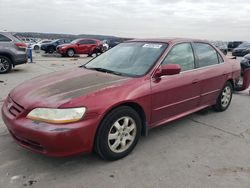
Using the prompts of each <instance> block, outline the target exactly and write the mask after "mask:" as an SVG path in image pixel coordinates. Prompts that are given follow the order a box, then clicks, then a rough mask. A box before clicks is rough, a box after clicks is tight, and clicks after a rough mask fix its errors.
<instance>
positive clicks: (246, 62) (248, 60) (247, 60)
mask: <svg viewBox="0 0 250 188" xmlns="http://www.w3.org/2000/svg"><path fill="white" fill-rule="evenodd" d="M240 66H241V73H242V74H243V72H244V71H245V70H246V69H248V68H250V53H249V54H247V55H245V56H244V57H243V58H242V60H241V62H240Z"/></svg>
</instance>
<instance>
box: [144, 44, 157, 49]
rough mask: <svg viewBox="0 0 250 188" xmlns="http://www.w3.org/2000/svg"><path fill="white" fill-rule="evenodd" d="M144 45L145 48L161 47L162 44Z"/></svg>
mask: <svg viewBox="0 0 250 188" xmlns="http://www.w3.org/2000/svg"><path fill="white" fill-rule="evenodd" d="M142 47H143V48H161V47H162V45H161V44H144V45H143V46H142Z"/></svg>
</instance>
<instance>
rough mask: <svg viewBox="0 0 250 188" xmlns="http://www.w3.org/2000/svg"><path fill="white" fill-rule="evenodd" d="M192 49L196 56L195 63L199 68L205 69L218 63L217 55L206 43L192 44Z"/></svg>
mask: <svg viewBox="0 0 250 188" xmlns="http://www.w3.org/2000/svg"><path fill="white" fill-rule="evenodd" d="M193 47H194V50H195V53H196V56H197V58H196V61H197V63H198V65H199V67H205V66H210V65H215V64H218V63H219V60H218V58H219V57H218V53H217V51H216V50H215V49H214V48H213V47H212V46H211V45H209V44H206V43H194V44H193Z"/></svg>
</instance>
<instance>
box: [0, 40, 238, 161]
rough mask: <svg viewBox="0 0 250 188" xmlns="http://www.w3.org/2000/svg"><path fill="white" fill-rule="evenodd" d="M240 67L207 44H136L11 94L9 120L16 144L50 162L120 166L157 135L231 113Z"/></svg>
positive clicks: (5, 112) (5, 106)
mask: <svg viewBox="0 0 250 188" xmlns="http://www.w3.org/2000/svg"><path fill="white" fill-rule="evenodd" d="M239 76H240V64H239V63H236V62H234V61H231V60H228V59H227V58H226V57H225V56H224V55H223V54H222V53H221V52H220V50H218V49H217V48H215V47H214V46H212V45H211V44H210V43H208V42H206V41H201V40H190V39H153V40H150V39H147V40H133V41H128V42H125V43H122V44H119V45H118V46H116V47H115V48H113V49H111V50H109V51H107V52H106V53H104V54H102V55H100V56H98V57H97V58H94V59H93V60H91V61H90V62H89V63H87V64H86V65H84V66H81V67H79V68H76V69H73V70H67V71H65V72H56V73H53V74H50V75H45V76H42V77H39V78H36V79H33V80H31V81H29V82H25V83H23V84H22V85H20V86H18V87H17V88H15V89H14V90H12V91H11V93H10V94H9V96H8V97H7V99H6V100H5V102H4V104H3V107H2V114H3V120H4V122H5V124H6V126H7V127H8V130H9V132H10V133H11V135H12V136H13V138H14V139H15V140H16V141H17V143H18V144H19V145H21V146H23V147H25V148H28V149H30V150H33V151H36V152H39V153H42V154H46V155H50V156H69V155H74V154H79V153H87V152H91V151H93V150H95V151H96V152H97V153H98V154H99V155H100V156H101V157H102V158H104V159H108V160H116V159H120V158H122V157H124V156H126V155H128V154H129V153H130V152H131V151H132V150H133V149H134V147H135V145H136V143H137V141H138V140H139V138H140V136H141V135H147V131H148V129H150V128H153V127H157V126H159V125H162V124H166V123H168V122H170V121H173V120H175V119H178V118H181V117H183V116H186V115H188V114H191V113H193V112H196V111H198V110H201V109H203V108H206V107H209V106H212V107H213V108H214V109H215V110H216V111H224V110H226V109H227V108H228V107H229V105H230V102H231V99H232V91H233V88H234V85H235V80H236V79H238V78H239Z"/></svg>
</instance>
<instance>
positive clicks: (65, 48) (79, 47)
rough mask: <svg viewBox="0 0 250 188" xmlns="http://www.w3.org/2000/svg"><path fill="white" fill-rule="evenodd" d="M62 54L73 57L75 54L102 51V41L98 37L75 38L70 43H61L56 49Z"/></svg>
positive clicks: (90, 53)
mask: <svg viewBox="0 0 250 188" xmlns="http://www.w3.org/2000/svg"><path fill="white" fill-rule="evenodd" d="M56 51H57V52H58V53H59V54H61V55H62V56H68V57H73V56H74V55H75V54H88V56H92V54H94V53H102V42H101V41H100V40H98V39H91V38H81V39H76V40H73V41H72V42H71V43H69V44H63V45H59V46H58V47H57V50H56Z"/></svg>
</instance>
